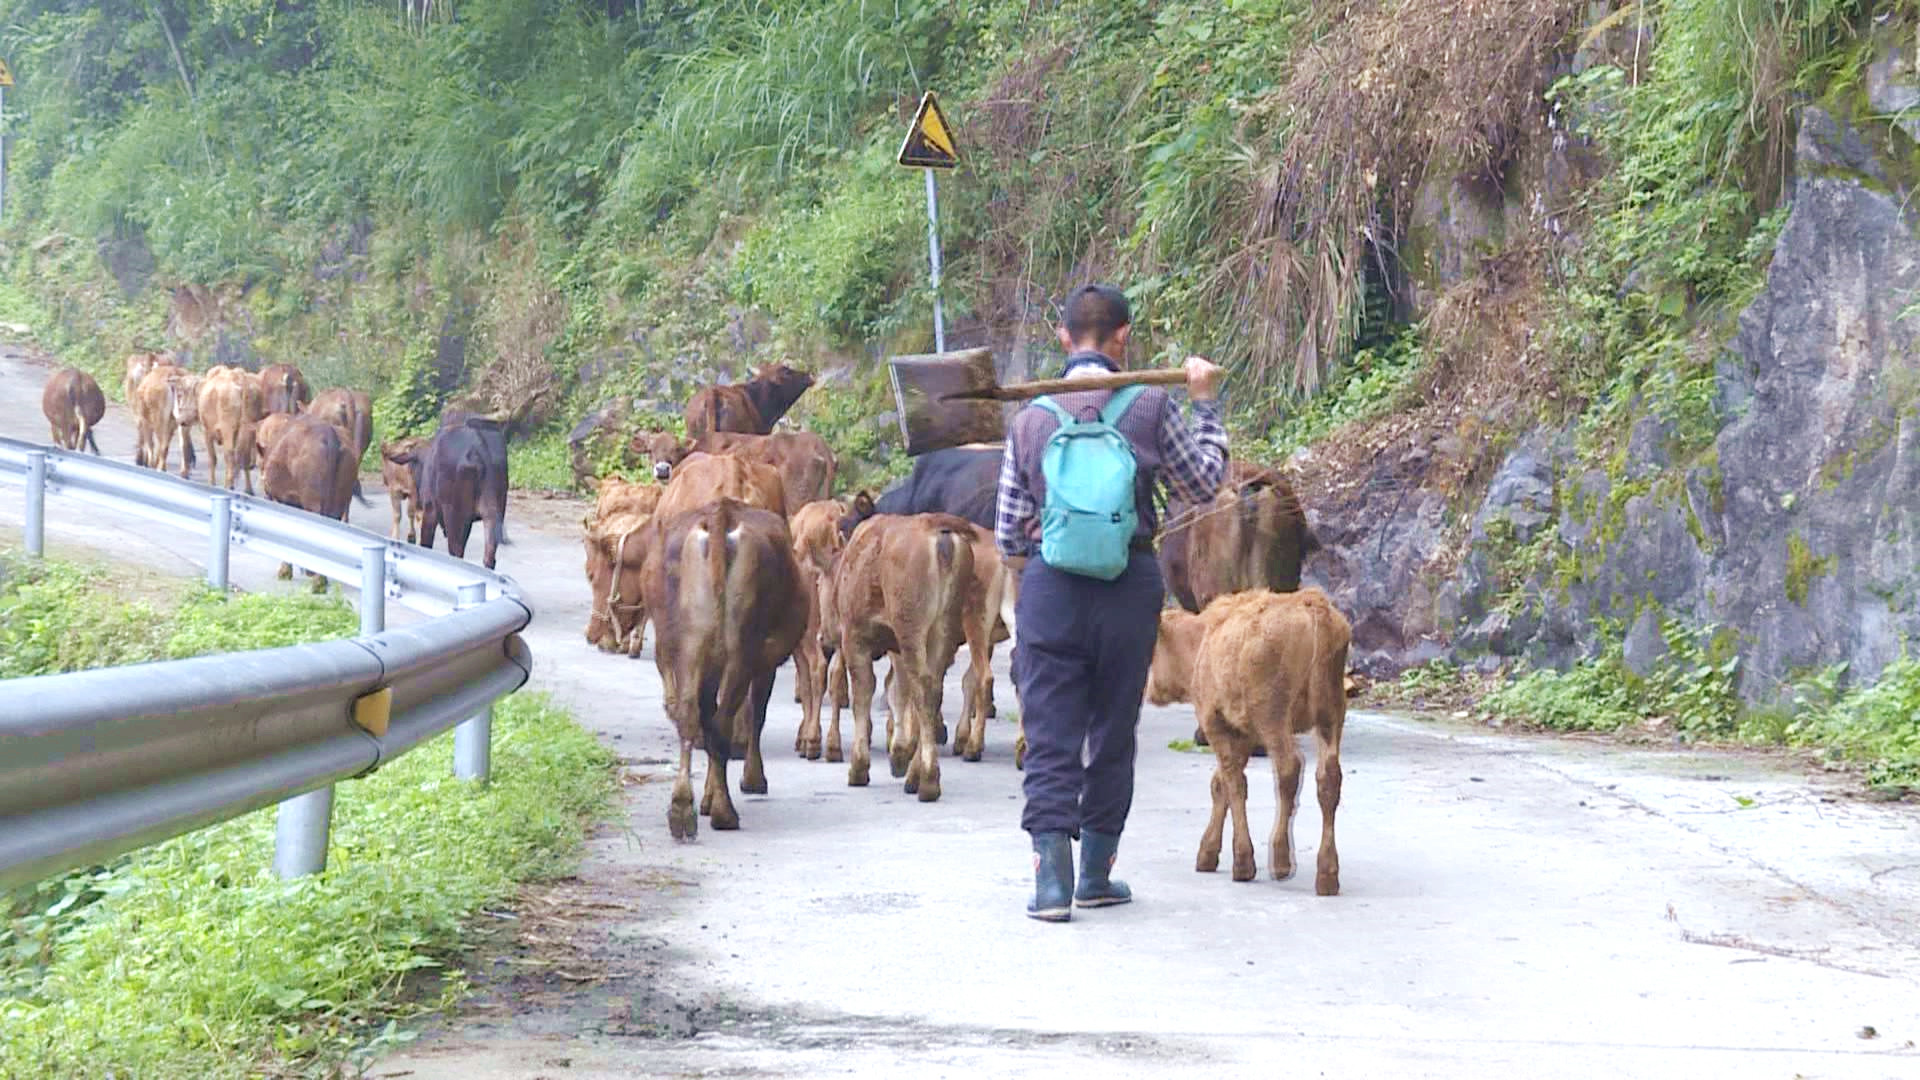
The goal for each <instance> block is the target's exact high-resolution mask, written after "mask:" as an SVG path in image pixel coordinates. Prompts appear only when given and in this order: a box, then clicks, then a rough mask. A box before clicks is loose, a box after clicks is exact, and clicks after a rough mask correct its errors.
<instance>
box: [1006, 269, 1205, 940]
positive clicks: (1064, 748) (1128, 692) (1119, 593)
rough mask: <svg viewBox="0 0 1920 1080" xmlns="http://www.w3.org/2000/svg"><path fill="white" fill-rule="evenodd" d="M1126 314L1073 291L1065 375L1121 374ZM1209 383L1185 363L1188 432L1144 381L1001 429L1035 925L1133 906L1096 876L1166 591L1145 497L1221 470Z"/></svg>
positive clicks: (1122, 300)
mask: <svg viewBox="0 0 1920 1080" xmlns="http://www.w3.org/2000/svg"><path fill="white" fill-rule="evenodd" d="M1131 319H1132V316H1131V313H1130V311H1129V310H1128V306H1127V300H1126V297H1125V296H1123V295H1122V294H1121V293H1120V291H1119V290H1117V289H1115V288H1113V287H1111V286H1108V285H1086V286H1082V287H1081V288H1079V289H1076V290H1074V292H1073V294H1072V295H1071V296H1069V297H1068V298H1067V305H1066V326H1065V327H1064V328H1063V329H1062V330H1061V332H1060V341H1061V344H1062V345H1064V346H1066V349H1067V353H1068V355H1067V363H1066V369H1065V374H1066V376H1067V377H1069V378H1072V377H1074V376H1076V375H1080V374H1085V375H1099V374H1103V373H1105V372H1110V371H1118V370H1119V369H1120V367H1119V365H1120V361H1121V359H1122V358H1123V357H1125V355H1126V350H1127V338H1128V335H1129V334H1130V332H1131V326H1130V323H1131ZM1219 378H1220V369H1219V368H1217V367H1215V366H1214V365H1213V364H1211V363H1209V362H1208V361H1206V360H1204V359H1201V358H1199V357H1193V358H1190V359H1189V360H1188V361H1187V393H1188V396H1189V397H1190V398H1191V400H1192V401H1193V426H1192V427H1189V426H1188V425H1187V424H1186V422H1184V421H1183V420H1182V419H1181V417H1180V412H1179V408H1178V407H1177V406H1176V405H1175V404H1174V403H1173V401H1172V399H1171V398H1169V397H1168V396H1167V395H1166V393H1165V391H1162V390H1158V389H1154V388H1150V387H1149V388H1144V389H1143V388H1140V387H1128V388H1127V389H1125V390H1118V391H1106V390H1086V391H1074V392H1071V393H1064V394H1059V395H1056V397H1055V399H1054V400H1051V401H1049V400H1048V399H1041V400H1040V401H1037V402H1035V403H1034V404H1033V405H1029V406H1027V407H1026V408H1024V409H1022V410H1021V411H1020V412H1019V413H1018V414H1017V415H1016V416H1015V417H1014V419H1013V421H1012V422H1011V423H1010V424H1009V425H1008V426H1007V446H1006V452H1005V456H1004V459H1003V462H1002V465H1001V470H1000V490H999V497H998V500H997V501H998V505H997V509H996V515H995V529H994V532H995V539H996V541H997V542H998V544H999V547H1000V551H1001V553H1002V554H1003V555H1005V556H1007V557H1008V558H1010V559H1028V557H1029V556H1037V557H1033V558H1030V559H1028V561H1027V563H1026V568H1025V569H1024V570H1023V571H1022V573H1021V577H1020V599H1019V603H1018V606H1017V608H1016V609H1015V610H1016V617H1017V619H1018V621H1019V625H1020V633H1019V639H1018V645H1017V647H1016V648H1015V650H1014V655H1013V679H1014V684H1015V685H1016V686H1017V687H1018V689H1019V692H1020V702H1021V707H1022V710H1023V714H1024V715H1023V716H1022V720H1023V721H1024V722H1025V725H1026V736H1027V762H1026V765H1027V770H1026V777H1025V789H1026V797H1027V804H1026V810H1025V812H1024V813H1023V814H1022V815H1021V822H1020V825H1021V827H1022V828H1023V829H1025V830H1026V831H1027V832H1028V833H1030V834H1031V835H1032V837H1033V853H1034V897H1033V901H1032V902H1031V903H1029V904H1028V905H1027V914H1028V915H1030V916H1032V917H1033V918H1036V919H1041V920H1044V921H1047V922H1065V921H1067V920H1068V919H1069V918H1071V917H1072V905H1073V904H1074V903H1075V902H1076V901H1077V902H1078V903H1079V904H1080V906H1081V907H1101V906H1104V905H1108V904H1124V903H1126V902H1127V901H1128V900H1131V899H1132V898H1133V895H1132V893H1131V892H1130V891H1129V890H1128V889H1127V887H1126V886H1125V885H1124V884H1122V883H1120V882H1118V881H1113V880H1111V879H1110V878H1109V876H1108V875H1109V873H1110V872H1111V870H1112V868H1113V863H1114V859H1115V853H1116V852H1117V850H1118V848H1119V844H1120V831H1121V829H1122V828H1123V827H1124V826H1125V825H1126V821H1127V811H1128V810H1129V809H1130V808H1131V807H1132V805H1133V757H1134V736H1135V730H1134V729H1135V727H1136V726H1137V725H1138V724H1139V722H1140V696H1141V692H1142V690H1144V689H1145V687H1146V681H1147V670H1148V667H1149V665H1150V664H1151V662H1152V659H1153V644H1154V637H1155V633H1156V631H1157V629H1158V627H1159V620H1158V614H1159V611H1160V606H1161V598H1162V597H1163V596H1165V595H1166V587H1165V585H1164V584H1162V581H1161V577H1160V567H1159V564H1158V563H1157V562H1156V561H1155V559H1154V554H1153V534H1154V528H1155V520H1154V514H1153V488H1154V485H1155V484H1156V483H1157V482H1165V483H1166V485H1167V486H1168V488H1170V489H1171V490H1172V493H1173V494H1174V495H1175V496H1176V497H1178V498H1180V499H1183V500H1186V501H1188V502H1201V501H1204V500H1206V499H1210V498H1212V497H1213V494H1214V492H1215V491H1216V490H1217V489H1218V488H1219V486H1220V478H1221V477H1222V476H1223V475H1224V474H1225V472H1226V465H1227V435H1226V429H1225V428H1224V427H1223V426H1222V425H1221V422H1220V408H1219V405H1218V404H1217V403H1216V402H1215V394H1216V387H1217V384H1218V382H1219ZM1069 418H1070V419H1071V420H1073V421H1074V423H1073V424H1072V425H1071V426H1064V425H1065V421H1066V420H1067V419H1069ZM1115 432H1117V437H1116V435H1115ZM1116 476H1117V477H1119V478H1120V479H1119V480H1118V481H1117V483H1118V485H1120V486H1116V482H1115V481H1114V479H1113V478H1114V477H1116ZM1127 476H1131V478H1132V484H1131V487H1132V490H1131V493H1130V495H1131V498H1130V499H1129V497H1128V495H1129V493H1128V492H1127V491H1126V489H1125V486H1124V485H1125V483H1126V477H1127ZM1053 481H1058V483H1057V484H1056V490H1053V491H1051V492H1050V491H1049V488H1048V485H1049V483H1050V482H1053ZM1103 481H1104V484H1103ZM1069 485H1071V486H1072V488H1073V490H1068V488H1069ZM1116 493H1117V494H1116ZM1102 500H1106V501H1108V502H1112V503H1113V505H1112V506H1107V505H1105V502H1103V501H1102ZM1089 510H1098V511H1099V512H1097V513H1090V512H1088V511H1089ZM1083 747H1084V748H1085V763H1084V764H1083V763H1082V748H1083ZM1076 837H1077V838H1078V839H1079V840H1080V842H1081V846H1080V873H1079V887H1078V889H1076V888H1075V884H1074V865H1073V840H1074V838H1076Z"/></svg>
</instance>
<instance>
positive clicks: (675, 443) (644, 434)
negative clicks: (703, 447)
mask: <svg viewBox="0 0 1920 1080" xmlns="http://www.w3.org/2000/svg"><path fill="white" fill-rule="evenodd" d="M627 448H628V449H629V450H630V451H632V453H633V454H634V456H636V457H638V458H640V459H641V460H642V461H648V462H652V463H653V478H654V479H655V480H658V481H660V482H661V483H663V484H664V483H666V482H667V478H668V477H669V476H672V475H673V467H674V466H675V465H678V464H680V463H681V462H682V461H685V460H686V458H687V454H688V453H689V452H691V451H692V449H693V447H692V446H690V445H688V443H687V442H686V441H685V440H683V439H681V438H680V436H678V435H675V434H674V433H673V432H671V431H636V432H634V435H633V439H632V440H631V441H630V442H629V443H628V444H627Z"/></svg>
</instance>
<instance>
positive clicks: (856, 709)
mask: <svg viewBox="0 0 1920 1080" xmlns="http://www.w3.org/2000/svg"><path fill="white" fill-rule="evenodd" d="M838 655H839V656H840V657H841V659H842V662H843V663H844V664H845V666H846V675H847V684H848V690H849V691H850V694H849V695H848V696H850V697H851V698H852V699H853V757H852V758H851V759H850V760H849V762H848V764H847V786H848V787H866V786H867V783H868V780H869V778H870V776H871V769H872V757H873V690H874V678H873V656H872V654H871V653H870V652H869V651H868V650H867V646H866V645H865V644H861V645H859V646H857V647H856V646H854V645H852V644H851V643H848V644H845V645H842V646H841V648H840V652H839V654H838ZM839 732H840V708H839V706H838V705H837V704H836V705H835V706H834V710H833V736H830V738H832V739H833V742H829V743H828V751H829V753H831V751H832V749H833V746H834V745H835V743H837V742H838V739H837V738H836V737H837V736H838V735H839Z"/></svg>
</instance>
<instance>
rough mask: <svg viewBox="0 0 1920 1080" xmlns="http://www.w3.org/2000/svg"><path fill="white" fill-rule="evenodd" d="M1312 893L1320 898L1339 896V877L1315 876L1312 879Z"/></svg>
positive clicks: (1333, 875)
mask: <svg viewBox="0 0 1920 1080" xmlns="http://www.w3.org/2000/svg"><path fill="white" fill-rule="evenodd" d="M1313 891H1314V892H1315V893H1316V894H1318V895H1320V896H1339V895H1340V875H1339V874H1315V875H1314V877H1313Z"/></svg>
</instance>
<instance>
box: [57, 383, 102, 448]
mask: <svg viewBox="0 0 1920 1080" xmlns="http://www.w3.org/2000/svg"><path fill="white" fill-rule="evenodd" d="M67 413H68V414H69V415H71V416H72V417H73V419H74V422H75V423H77V424H79V425H80V427H81V437H82V440H83V442H84V440H85V439H86V438H89V437H91V436H92V435H93V432H92V430H90V429H88V428H87V418H86V415H85V414H84V413H82V412H81V411H80V380H79V379H68V380H67ZM60 437H61V438H63V439H64V438H66V434H65V433H64V432H63V433H62V434H61V436H60ZM80 448H81V447H80V446H79V445H75V446H71V447H68V446H62V447H61V448H60V449H62V450H78V449H80ZM98 452H99V451H97V450H96V451H95V453H98Z"/></svg>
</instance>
